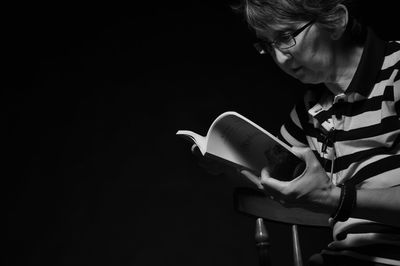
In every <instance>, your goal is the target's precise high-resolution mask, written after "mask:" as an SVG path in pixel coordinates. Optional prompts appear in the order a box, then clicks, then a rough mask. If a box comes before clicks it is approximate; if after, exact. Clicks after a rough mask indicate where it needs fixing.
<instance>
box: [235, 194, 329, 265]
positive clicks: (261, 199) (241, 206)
mask: <svg viewBox="0 0 400 266" xmlns="http://www.w3.org/2000/svg"><path fill="white" fill-rule="evenodd" d="M234 208H235V210H236V211H238V212H240V213H243V214H246V215H250V216H251V217H254V218H255V220H256V226H255V243H256V248H257V250H258V253H259V262H260V265H261V266H271V265H272V264H271V259H270V257H271V255H270V250H269V247H270V240H269V235H268V231H267V229H266V228H265V223H264V220H270V221H276V222H282V223H286V224H288V226H290V227H291V231H292V244H293V265H294V266H302V265H303V260H302V254H301V247H300V240H299V234H298V230H297V227H298V225H308V226H324V227H328V226H329V225H328V218H329V217H328V216H327V215H325V214H320V213H315V212H311V211H307V210H304V209H300V208H285V207H283V206H282V205H280V204H279V203H277V202H275V201H273V200H271V199H269V198H268V197H266V196H265V194H264V193H263V192H261V191H258V190H255V189H251V188H247V187H239V188H236V189H235V191H234Z"/></svg>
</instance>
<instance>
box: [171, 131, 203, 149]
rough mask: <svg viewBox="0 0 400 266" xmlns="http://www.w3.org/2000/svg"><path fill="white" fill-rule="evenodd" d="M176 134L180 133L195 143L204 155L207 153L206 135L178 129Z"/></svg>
mask: <svg viewBox="0 0 400 266" xmlns="http://www.w3.org/2000/svg"><path fill="white" fill-rule="evenodd" d="M176 135H179V136H181V137H183V138H185V139H187V140H189V141H190V142H193V143H195V144H196V145H197V147H198V148H199V150H200V152H201V153H202V154H203V155H204V154H205V153H206V147H207V144H206V137H204V136H201V135H199V134H197V133H196V132H193V131H190V130H178V131H177V132H176Z"/></svg>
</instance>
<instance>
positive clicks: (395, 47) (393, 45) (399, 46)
mask: <svg viewBox="0 0 400 266" xmlns="http://www.w3.org/2000/svg"><path fill="white" fill-rule="evenodd" d="M399 50H400V43H398V42H389V43H388V44H387V46H386V50H385V56H390V55H392V54H393V53H395V52H398V51H399Z"/></svg>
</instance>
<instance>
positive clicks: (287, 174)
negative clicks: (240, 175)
mask: <svg viewBox="0 0 400 266" xmlns="http://www.w3.org/2000/svg"><path fill="white" fill-rule="evenodd" d="M176 134H177V135H179V136H182V137H184V138H186V139H188V140H189V141H191V142H193V143H195V144H196V145H197V146H198V148H199V149H200V152H201V153H202V154H203V155H204V156H208V157H211V158H214V159H216V160H219V161H221V162H224V163H227V164H229V165H232V166H234V167H236V168H239V169H240V170H241V169H247V170H249V171H251V172H253V173H254V174H255V175H256V176H260V174H261V170H262V168H264V167H267V168H268V172H269V173H270V175H271V177H274V178H276V179H279V180H285V181H286V180H292V179H293V178H295V177H296V176H298V175H300V174H301V173H302V172H303V170H304V168H305V163H304V162H303V161H302V160H301V159H300V158H298V157H297V156H296V155H295V154H294V153H293V152H292V151H291V149H290V147H289V146H288V145H287V144H285V143H284V142H282V141H281V140H279V139H278V138H276V137H275V136H273V135H272V134H271V133H269V132H268V131H266V130H265V129H263V128H262V127H260V126H258V125H257V124H255V123H254V122H252V121H251V120H249V119H247V118H246V117H244V116H242V115H240V114H238V113H236V112H232V111H229V112H225V113H222V114H221V115H219V116H218V117H217V118H216V119H215V120H214V122H213V123H212V124H211V126H210V128H209V129H208V132H207V135H206V136H201V135H199V134H197V133H195V132H193V131H190V130H178V132H177V133H176Z"/></svg>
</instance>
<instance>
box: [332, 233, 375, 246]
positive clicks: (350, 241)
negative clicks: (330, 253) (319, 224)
mask: <svg viewBox="0 0 400 266" xmlns="http://www.w3.org/2000/svg"><path fill="white" fill-rule="evenodd" d="M375 235H376V233H365V234H363V237H359V235H358V234H347V236H346V238H345V239H343V240H340V241H333V242H331V243H329V244H328V248H329V249H346V248H350V247H354V246H361V245H366V244H367V243H370V242H369V241H371V239H373V238H374V236H375Z"/></svg>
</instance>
